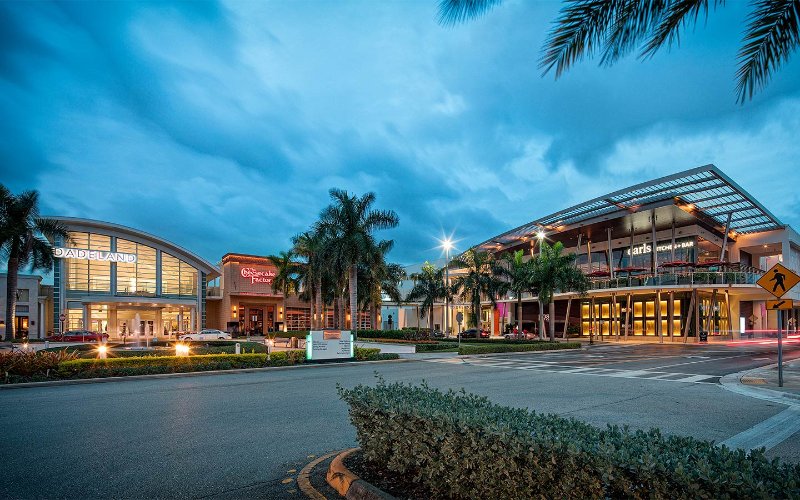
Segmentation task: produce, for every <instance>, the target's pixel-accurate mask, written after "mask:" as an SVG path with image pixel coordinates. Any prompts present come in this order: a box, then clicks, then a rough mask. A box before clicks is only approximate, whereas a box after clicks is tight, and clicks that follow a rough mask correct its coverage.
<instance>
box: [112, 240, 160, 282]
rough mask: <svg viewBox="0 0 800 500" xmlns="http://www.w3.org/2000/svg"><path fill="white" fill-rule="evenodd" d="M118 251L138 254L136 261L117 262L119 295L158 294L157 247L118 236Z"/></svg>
mask: <svg viewBox="0 0 800 500" xmlns="http://www.w3.org/2000/svg"><path fill="white" fill-rule="evenodd" d="M116 251H117V252H124V253H132V254H136V262H117V263H116V265H117V295H137V296H143V297H155V296H156V274H157V273H156V249H155V248H152V247H148V246H146V245H142V244H141V243H136V242H134V241H128V240H123V239H120V238H118V239H117V250H116Z"/></svg>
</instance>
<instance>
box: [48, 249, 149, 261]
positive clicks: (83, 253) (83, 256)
mask: <svg viewBox="0 0 800 500" xmlns="http://www.w3.org/2000/svg"><path fill="white" fill-rule="evenodd" d="M53 255H54V256H55V257H57V258H59V259H79V260H99V261H103V262H125V263H135V262H136V254H135V253H123V252H107V251H105V250H86V249H84V248H64V247H55V248H53Z"/></svg>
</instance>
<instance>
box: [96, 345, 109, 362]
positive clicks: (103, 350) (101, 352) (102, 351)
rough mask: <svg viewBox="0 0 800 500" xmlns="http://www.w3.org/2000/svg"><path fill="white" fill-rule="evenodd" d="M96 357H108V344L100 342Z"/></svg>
mask: <svg viewBox="0 0 800 500" xmlns="http://www.w3.org/2000/svg"><path fill="white" fill-rule="evenodd" d="M97 357H98V358H100V359H106V358H107V357H108V346H107V345H105V344H100V345H99V346H97Z"/></svg>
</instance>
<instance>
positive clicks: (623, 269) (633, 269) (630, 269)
mask: <svg viewBox="0 0 800 500" xmlns="http://www.w3.org/2000/svg"><path fill="white" fill-rule="evenodd" d="M614 271H615V272H618V273H641V272H644V271H647V268H646V267H620V268H618V269H615V270H614Z"/></svg>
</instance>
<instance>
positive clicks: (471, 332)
mask: <svg viewBox="0 0 800 500" xmlns="http://www.w3.org/2000/svg"><path fill="white" fill-rule="evenodd" d="M479 337H480V338H482V339H488V338H489V332H487V331H486V330H479V329H477V328H470V329H468V330H464V331H463V332H461V338H462V339H477V338H479Z"/></svg>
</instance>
